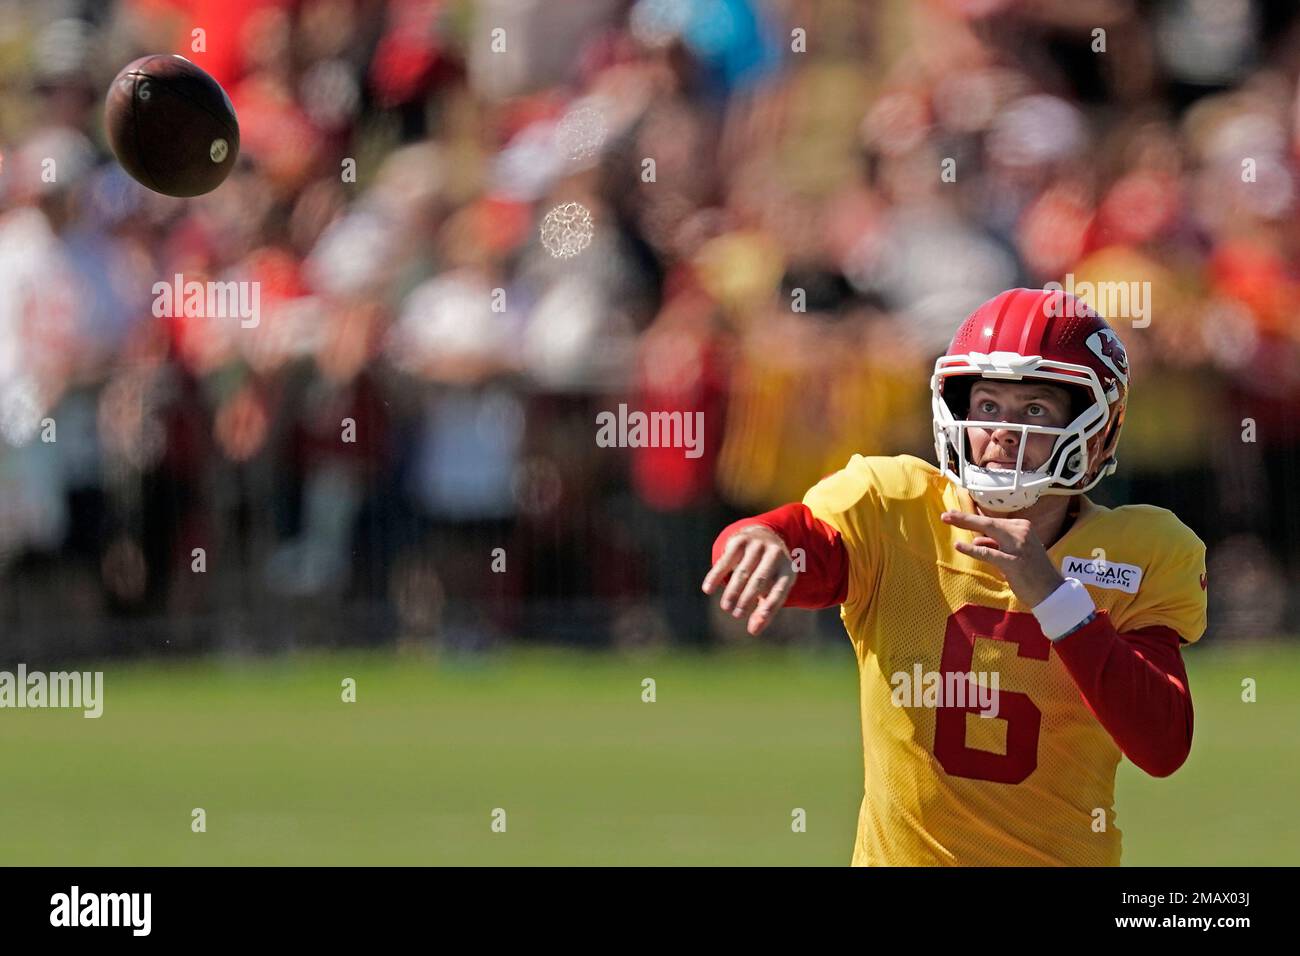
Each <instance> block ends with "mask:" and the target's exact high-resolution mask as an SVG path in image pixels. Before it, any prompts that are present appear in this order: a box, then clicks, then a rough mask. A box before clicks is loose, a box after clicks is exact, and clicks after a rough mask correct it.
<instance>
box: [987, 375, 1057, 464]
mask: <svg viewBox="0 0 1300 956" xmlns="http://www.w3.org/2000/svg"><path fill="white" fill-rule="evenodd" d="M966 417H967V418H968V419H970V420H971V421H982V422H984V421H986V422H1010V423H1011V424H1014V425H1047V426H1049V427H1053V428H1060V427H1062V426H1064V425H1068V424H1069V422H1070V393H1069V392H1067V391H1066V390H1065V389H1064V388H1061V387H1060V386H1058V385H1049V384H1046V383H1036V382H1032V383H1025V382H987V381H979V382H976V383H975V385H974V386H973V387H972V388H971V392H970V411H969V412H968V413H967V415H966ZM966 434H967V437H968V438H969V439H970V448H971V460H972V462H973V463H974V464H976V465H979V466H981V467H983V468H992V469H998V468H1005V469H1014V468H1015V467H1016V456H1017V455H1019V454H1020V442H1021V440H1022V437H1026V436H1022V434H1021V432H1020V430H1019V429H1014V428H994V427H990V428H976V427H971V428H968V429H967V431H966ZM1027 438H1028V441H1027V443H1026V446H1025V459H1024V462H1023V463H1022V465H1021V467H1022V468H1024V470H1025V471H1037V470H1038V468H1040V467H1041V466H1042V465H1043V464H1044V463H1045V462H1046V461H1047V458H1048V456H1049V455H1051V453H1052V446H1053V445H1054V444H1055V443H1056V438H1057V436H1056V435H1041V434H1033V433H1031V434H1029V435H1028V436H1027Z"/></svg>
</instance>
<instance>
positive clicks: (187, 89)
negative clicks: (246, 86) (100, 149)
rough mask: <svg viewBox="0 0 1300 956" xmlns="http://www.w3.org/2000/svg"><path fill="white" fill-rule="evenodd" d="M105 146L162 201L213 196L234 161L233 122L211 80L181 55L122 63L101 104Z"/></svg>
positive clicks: (224, 99) (226, 101)
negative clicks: (212, 192)
mask: <svg viewBox="0 0 1300 956" xmlns="http://www.w3.org/2000/svg"><path fill="white" fill-rule="evenodd" d="M104 126H105V130H106V132H107V134H108V143H109V145H110V146H111V147H112V149H113V154H114V155H115V156H116V157H117V161H118V162H119V163H121V164H122V168H123V169H125V170H126V171H127V172H128V173H130V174H131V176H132V178H134V179H135V180H136V181H137V182H139V183H141V184H142V185H144V186H147V187H149V188H150V189H152V190H154V191H155V192H160V193H163V194H164V195H167V196H178V197H183V196H199V195H202V194H203V193H206V192H211V191H212V190H214V189H216V188H217V187H218V186H220V185H221V183H222V182H223V181H224V180H225V178H226V177H227V176H228V175H230V170H231V169H233V168H234V165H235V158H236V157H237V156H238V155H239V122H238V120H237V119H236V118H235V109H234V107H233V106H232V105H231V103H230V97H228V96H227V95H226V91H225V90H223V89H222V88H221V84H219V83H218V82H217V81H216V80H214V79H213V78H212V77H211V76H209V75H208V74H207V73H205V72H204V71H203V70H201V69H199V68H198V67H197V66H195V65H194V64H193V63H191V62H190V61H189V60H187V59H185V57H183V56H176V55H174V54H155V55H153V56H145V57H141V58H140V59H138V60H134V61H133V62H131V63H128V64H127V65H126V66H125V67H123V68H122V71H121V72H120V73H118V74H117V76H116V77H114V79H113V84H112V86H110V87H109V90H108V98H107V101H106V102H105V104H104Z"/></svg>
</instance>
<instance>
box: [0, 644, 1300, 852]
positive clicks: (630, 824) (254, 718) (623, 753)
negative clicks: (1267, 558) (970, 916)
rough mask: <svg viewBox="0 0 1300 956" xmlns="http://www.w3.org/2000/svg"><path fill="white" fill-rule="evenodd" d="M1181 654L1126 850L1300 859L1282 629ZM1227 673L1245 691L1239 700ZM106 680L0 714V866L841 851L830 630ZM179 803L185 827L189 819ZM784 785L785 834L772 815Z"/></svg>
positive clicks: (1293, 702) (846, 699) (845, 770)
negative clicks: (728, 642) (664, 652)
mask: <svg viewBox="0 0 1300 956" xmlns="http://www.w3.org/2000/svg"><path fill="white" fill-rule="evenodd" d="M1187 660H1188V664H1189V669H1190V670H1191V675H1192V683H1193V691H1194V693H1195V698H1196V705H1197V728H1196V743H1195V747H1194V748H1193V752H1192V756H1191V759H1190V760H1189V762H1188V764H1187V765H1186V766H1184V767H1183V769H1182V770H1180V771H1179V772H1178V773H1177V774H1176V775H1174V776H1173V777H1171V778H1169V779H1165V780H1154V779H1151V778H1148V777H1146V776H1145V775H1143V774H1142V773H1141V772H1140V771H1138V770H1136V769H1134V768H1133V767H1132V766H1130V765H1129V764H1127V763H1125V764H1124V765H1122V767H1121V771H1120V780H1119V788H1118V789H1119V793H1118V797H1117V810H1118V815H1119V818H1118V822H1119V825H1120V827H1121V828H1122V829H1123V831H1124V833H1125V843H1124V861H1125V863H1126V864H1128V865H1142V864H1172V865H1191V864H1225V865H1261V864H1294V863H1296V862H1297V861H1300V824H1297V822H1296V815H1295V793H1296V780H1297V766H1300V745H1298V744H1297V734H1296V731H1297V728H1298V727H1300V649H1290V650H1287V649H1282V648H1278V647H1270V646H1256V647H1251V648H1244V649H1241V650H1235V651H1234V650H1216V649H1210V648H1205V649H1200V648H1194V649H1192V650H1191V651H1189V652H1188V653H1187ZM345 677H353V678H355V679H356V680H357V688H358V692H357V696H358V699H357V702H356V703H354V704H348V703H343V702H342V701H341V700H340V683H341V681H342V680H343V678H345ZM645 677H653V678H654V679H655V681H656V682H657V697H658V699H657V701H656V702H655V703H653V704H649V703H643V702H642V701H641V680H642V679H643V678H645ZM1243 677H1254V678H1255V679H1256V680H1257V681H1258V685H1259V700H1258V702H1257V703H1253V704H1245V703H1242V702H1241V700H1240V694H1241V680H1242V678H1243ZM105 681H106V690H105V712H104V716H103V717H102V718H100V719H99V720H87V719H84V718H83V717H82V716H81V713H80V712H79V711H59V710H44V711H31V710H23V711H19V710H4V711H0V762H2V763H0V765H2V766H3V775H4V776H3V779H4V788H3V794H4V795H3V798H2V799H0V863H4V864H65V865H117V864H129V865H134V864H156V865H175V864H181V865H189V864H307V865H318V864H705V865H710V864H741V865H747V864H822V865H843V864H846V863H847V862H848V860H849V856H850V852H851V847H852V840H853V833H854V825H855V821H856V814H857V807H858V802H859V799H860V795H861V764H862V755H861V749H860V743H859V733H860V731H859V727H858V723H857V703H856V690H857V686H856V675H855V672H854V667H853V658H852V654H851V652H850V651H849V649H848V647H847V644H846V645H845V646H844V647H843V649H842V652H839V651H836V652H831V651H827V652H817V653H813V652H808V651H800V652H795V651H780V650H758V649H749V650H737V651H729V652H724V653H719V654H715V655H712V656H709V657H704V658H699V657H683V656H663V657H651V658H627V657H616V656H598V655H584V654H569V653H562V652H541V651H527V652H525V651H514V652H511V653H510V654H508V655H504V656H499V657H495V658H489V659H486V660H483V659H480V660H476V661H471V662H459V663H457V662H451V661H446V660H443V661H433V660H423V659H415V658H402V657H398V656H395V655H392V654H368V655H358V654H352V655H340V656H323V657H317V656H313V657H291V658H279V659H275V660H255V661H241V662H215V661H210V662H196V663H190V664H184V665H177V666H160V665H156V664H150V665H145V664H131V665H126V664H116V665H110V666H109V667H108V668H107V673H106V678H105ZM195 807H202V808H203V809H204V810H205V811H206V813H207V832H205V833H194V832H191V827H190V822H191V810H192V809H193V808H195ZM498 807H500V808H503V809H504V810H505V811H506V814H507V817H506V821H507V829H506V832H504V833H494V832H492V830H491V827H490V824H491V820H492V812H493V810H494V808H498ZM795 807H802V808H804V809H805V810H806V811H807V820H808V827H807V832H806V833H801V834H796V833H792V832H791V828H790V819H791V817H790V815H791V810H792V809H793V808H795Z"/></svg>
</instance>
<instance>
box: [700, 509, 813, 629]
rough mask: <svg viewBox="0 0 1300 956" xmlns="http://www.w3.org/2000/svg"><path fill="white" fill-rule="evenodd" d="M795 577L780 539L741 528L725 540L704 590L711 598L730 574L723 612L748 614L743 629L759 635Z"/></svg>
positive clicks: (773, 534)
mask: <svg viewBox="0 0 1300 956" xmlns="http://www.w3.org/2000/svg"><path fill="white" fill-rule="evenodd" d="M797 573H798V572H796V571H795V569H794V565H793V562H792V561H791V560H790V553H789V552H788V551H787V550H786V547H785V542H784V541H782V540H781V537H780V536H779V535H778V534H777V533H776V532H775V531H773V530H772V529H770V528H766V527H763V526H762V525H753V526H751V527H748V528H740V529H739V530H737V531H735V532H734V533H733V534H732V535H731V537H729V538H728V539H727V543H726V545H724V547H723V550H722V554H721V555H719V557H718V560H717V562H716V563H715V564H714V565H713V567H712V568H710V569H709V573H708V574H707V575H706V576H705V578H704V584H703V590H704V593H705V594H712V593H713V592H714V590H715V589H716V588H717V587H718V585H719V584H721V583H722V581H723V580H724V579H725V578H726V577H727V575H728V574H730V575H731V580H730V581H728V582H727V587H726V590H724V591H723V592H722V600H721V602H720V603H721V606H722V609H723V610H724V611H730V612H731V616H732V617H741V616H743V615H745V614H749V623H748V626H747V628H746V629H747V630H748V631H749V633H750V634H759V633H760V632H762V630H763V629H764V628H766V627H767V625H768V624H769V623H771V621H772V618H773V617H774V616H776V612H777V611H779V610H780V609H781V607H782V606H783V605H784V604H785V600H786V598H787V597H789V596H790V589H791V588H792V587H794V580H795V575H796V574H797ZM751 610H752V611H753V613H752V614H750V611H751Z"/></svg>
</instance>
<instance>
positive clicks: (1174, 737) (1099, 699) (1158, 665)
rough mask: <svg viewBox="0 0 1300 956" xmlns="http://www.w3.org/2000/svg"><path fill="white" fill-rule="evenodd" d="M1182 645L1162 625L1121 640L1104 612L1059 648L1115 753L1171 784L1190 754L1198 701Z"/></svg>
mask: <svg viewBox="0 0 1300 956" xmlns="http://www.w3.org/2000/svg"><path fill="white" fill-rule="evenodd" d="M1049 636H1050V635H1049ZM1179 643H1180V639H1179V636H1178V634H1177V633H1176V632H1175V631H1174V630H1173V629H1172V628H1169V627H1163V626H1159V625H1155V626H1151V627H1144V628H1141V629H1139V630H1136V631H1126V632H1124V633H1120V632H1118V631H1116V630H1115V625H1114V623H1113V622H1112V621H1111V619H1110V615H1109V614H1107V613H1106V612H1105V611H1097V612H1096V613H1095V615H1093V617H1092V618H1091V620H1089V621H1088V622H1087V623H1085V624H1083V625H1082V626H1081V627H1079V628H1077V629H1076V630H1073V631H1071V632H1070V633H1068V634H1066V635H1065V636H1063V637H1060V638H1058V639H1056V640H1055V641H1053V645H1054V650H1055V651H1056V653H1057V654H1059V655H1060V658H1061V661H1062V663H1064V664H1065V668H1066V670H1068V671H1069V672H1070V676H1071V677H1073V678H1074V682H1075V684H1076V685H1078V687H1079V693H1080V694H1081V695H1082V696H1083V699H1084V702H1085V703H1086V704H1087V705H1088V707H1089V709H1091V710H1092V712H1093V714H1095V715H1096V717H1097V720H1098V721H1099V722H1100V723H1101V725H1102V726H1103V727H1105V728H1106V732H1107V733H1109V734H1110V736H1111V739H1113V740H1114V741H1115V744H1116V746H1118V747H1119V749H1120V750H1122V751H1123V752H1124V756H1126V757H1128V759H1129V760H1131V761H1133V763H1134V764H1136V765H1137V766H1139V767H1141V768H1142V769H1143V770H1145V771H1146V772H1147V773H1149V774H1151V776H1153V777H1167V776H1169V775H1170V774H1171V773H1173V772H1174V771H1175V770H1177V769H1178V768H1179V767H1181V766H1182V765H1183V762H1184V761H1185V760H1186V759H1187V755H1188V754H1189V753H1190V752H1191V749H1192V693H1191V690H1190V688H1189V686H1188V683H1187V670H1186V668H1185V667H1184V666H1183V656H1182V653H1181V651H1180V650H1179Z"/></svg>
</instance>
